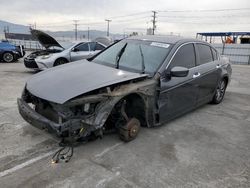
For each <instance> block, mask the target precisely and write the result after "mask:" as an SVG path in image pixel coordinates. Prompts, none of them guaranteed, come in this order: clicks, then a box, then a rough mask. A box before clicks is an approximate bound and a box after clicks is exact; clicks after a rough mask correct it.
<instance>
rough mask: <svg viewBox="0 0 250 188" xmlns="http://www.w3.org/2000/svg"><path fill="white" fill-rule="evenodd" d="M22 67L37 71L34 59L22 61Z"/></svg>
mask: <svg viewBox="0 0 250 188" xmlns="http://www.w3.org/2000/svg"><path fill="white" fill-rule="evenodd" d="M24 65H25V67H27V68H32V69H37V68H38V66H37V63H36V61H35V60H34V59H29V58H25V59H24Z"/></svg>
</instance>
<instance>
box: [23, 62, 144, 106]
mask: <svg viewBox="0 0 250 188" xmlns="http://www.w3.org/2000/svg"><path fill="white" fill-rule="evenodd" d="M146 76H147V75H145V74H139V73H132V72H127V71H123V70H119V69H115V68H112V67H108V66H104V65H100V64H97V63H93V62H89V61H87V60H80V61H77V62H73V63H69V64H65V65H61V66H58V67H55V68H51V69H48V70H45V71H42V72H40V73H38V74H36V75H34V76H32V77H31V78H30V79H29V80H28V81H27V83H26V89H27V90H28V91H29V92H30V93H31V94H33V95H35V96H37V97H39V98H42V99H45V100H48V101H51V102H55V103H58V104H63V103H65V102H66V101H68V100H70V99H72V98H74V97H77V96H79V95H82V94H84V93H87V92H89V91H92V90H95V89H99V88H102V87H105V86H109V85H112V84H116V83H119V82H124V81H128V80H132V79H136V78H140V77H146Z"/></svg>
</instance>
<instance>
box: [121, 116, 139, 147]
mask: <svg viewBox="0 0 250 188" xmlns="http://www.w3.org/2000/svg"><path fill="white" fill-rule="evenodd" d="M140 127H141V123H140V121H139V120H138V119H136V118H131V119H129V120H128V122H127V123H125V125H120V126H119V130H118V131H119V136H120V139H121V140H123V141H124V142H129V141H131V140H134V139H135V138H136V137H137V135H138V133H139V131H140Z"/></svg>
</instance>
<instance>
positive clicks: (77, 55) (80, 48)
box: [70, 42, 91, 61]
mask: <svg viewBox="0 0 250 188" xmlns="http://www.w3.org/2000/svg"><path fill="white" fill-rule="evenodd" d="M89 57H91V54H90V50H89V43H88V42H87V43H80V44H79V45H77V46H75V47H74V48H72V50H71V52H70V58H71V61H77V60H80V59H86V58H89Z"/></svg>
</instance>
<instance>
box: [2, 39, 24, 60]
mask: <svg viewBox="0 0 250 188" xmlns="http://www.w3.org/2000/svg"><path fill="white" fill-rule="evenodd" d="M24 55H25V51H24V48H23V46H15V45H13V44H11V43H9V42H8V41H1V42H0V60H2V61H4V62H7V63H10V62H14V61H17V60H18V59H19V58H21V57H23V56H24Z"/></svg>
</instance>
